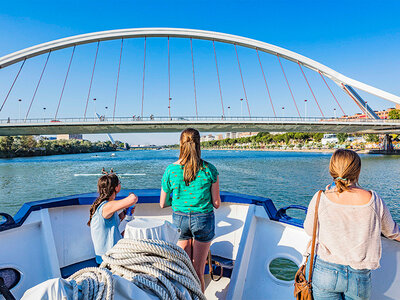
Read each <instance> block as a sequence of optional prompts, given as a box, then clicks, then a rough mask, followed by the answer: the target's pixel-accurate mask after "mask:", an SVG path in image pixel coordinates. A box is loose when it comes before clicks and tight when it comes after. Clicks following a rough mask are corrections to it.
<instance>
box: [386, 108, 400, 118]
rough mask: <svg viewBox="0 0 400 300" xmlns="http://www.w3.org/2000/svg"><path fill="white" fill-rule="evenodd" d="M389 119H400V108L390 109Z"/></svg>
mask: <svg viewBox="0 0 400 300" xmlns="http://www.w3.org/2000/svg"><path fill="white" fill-rule="evenodd" d="M389 119H396V120H398V119H400V109H393V110H391V111H389Z"/></svg>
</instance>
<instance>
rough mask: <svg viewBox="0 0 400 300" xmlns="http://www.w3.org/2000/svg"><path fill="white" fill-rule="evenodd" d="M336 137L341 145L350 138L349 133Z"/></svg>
mask: <svg viewBox="0 0 400 300" xmlns="http://www.w3.org/2000/svg"><path fill="white" fill-rule="evenodd" d="M336 136H337V138H338V141H339V144H343V143H344V142H345V141H346V140H347V138H348V137H349V135H348V134H347V133H338V134H337V135H336Z"/></svg>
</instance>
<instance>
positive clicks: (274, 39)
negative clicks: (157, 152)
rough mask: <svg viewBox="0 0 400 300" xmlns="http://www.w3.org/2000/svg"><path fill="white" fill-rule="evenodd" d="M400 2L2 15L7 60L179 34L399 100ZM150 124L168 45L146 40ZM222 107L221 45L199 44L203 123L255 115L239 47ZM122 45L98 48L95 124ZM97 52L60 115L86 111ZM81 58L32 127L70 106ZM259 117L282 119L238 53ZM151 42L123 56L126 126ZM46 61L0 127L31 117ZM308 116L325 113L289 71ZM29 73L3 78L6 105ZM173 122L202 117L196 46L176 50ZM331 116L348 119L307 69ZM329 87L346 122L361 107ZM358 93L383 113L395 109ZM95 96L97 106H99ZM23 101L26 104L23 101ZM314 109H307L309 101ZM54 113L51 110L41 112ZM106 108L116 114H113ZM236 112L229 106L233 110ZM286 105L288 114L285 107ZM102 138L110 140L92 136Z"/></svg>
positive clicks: (76, 4) (53, 4) (63, 4)
mask: <svg viewBox="0 0 400 300" xmlns="http://www.w3.org/2000/svg"><path fill="white" fill-rule="evenodd" d="M399 14H400V1H380V2H379V4H378V2H377V1H340V0H336V1H329V0H328V1H267V0H264V1H101V0H98V1H71V0H70V1H7V2H4V3H2V9H1V11H0V45H1V47H0V56H3V55H6V54H9V53H12V52H14V51H18V50H21V49H23V48H26V47H30V46H33V45H36V44H40V43H44V42H48V41H51V40H55V39H59V38H64V37H68V36H73V35H77V34H83V33H90V32H95V31H102V30H112V29H123V28H141V27H172V28H191V29H202V30H210V31H217V32H223V33H229V34H234V35H239V36H244V37H249V38H253V39H256V40H260V41H263V42H267V43H270V44H273V45H277V46H280V47H283V48H286V49H289V50H291V51H294V52H297V53H299V54H302V55H304V56H307V57H309V58H311V59H313V60H316V61H318V62H320V63H322V64H324V65H326V66H328V67H330V68H332V69H334V70H336V71H338V72H340V73H342V74H344V75H346V76H348V77H351V78H353V79H356V80H359V81H361V82H364V83H367V84H371V85H372V86H375V87H378V88H381V89H383V90H385V91H388V92H391V93H394V94H396V95H400V84H399V81H400V55H399V50H400V19H399V18H398V16H399ZM146 43H147V45H146V69H145V90H144V115H145V116H148V115H150V114H154V115H155V116H168V96H169V94H168V90H169V88H168V87H169V86H168V50H167V49H168V48H167V40H166V39H160V38H153V39H148V41H147V42H146ZM215 47H216V53H217V58H218V67H219V73H220V81H221V89H222V94H223V102H224V105H223V107H222V106H221V100H220V98H219V88H218V77H217V75H216V69H215V61H214V56H213V55H214V53H213V48H212V43H211V42H207V41H198V40H193V53H194V66H195V84H196V95H197V103H198V111H199V115H203V116H220V115H222V108H223V109H224V111H225V114H226V115H230V116H240V115H242V114H243V115H247V114H248V111H247V107H246V106H244V107H243V109H242V108H241V102H240V99H241V98H244V91H243V87H242V82H241V77H240V72H239V68H238V63H237V58H236V53H235V50H234V47H233V46H232V45H225V44H221V43H216V45H215ZM120 49H121V41H120V40H118V41H108V42H103V43H101V44H100V47H99V53H98V59H97V63H96V69H95V73H94V79H93V85H92V89H91V93H90V97H89V98H90V99H89V100H90V101H89V104H88V115H90V116H92V115H93V114H94V111H95V110H96V112H98V113H100V114H104V115H106V116H110V115H111V114H112V112H111V111H112V109H113V102H114V97H115V88H116V82H117V70H118V62H119V54H120ZM95 51H96V44H88V45H83V46H78V47H77V48H76V51H75V53H74V57H73V61H72V64H71V68H70V72H69V75H68V80H67V82H66V86H65V90H64V93H63V96H62V102H61V106H60V111H59V113H58V117H60V118H63V117H81V116H82V115H83V113H84V109H85V104H86V100H87V95H88V87H89V82H90V78H91V72H92V68H93V61H94V55H95ZM71 53H72V48H69V49H64V50H60V51H56V52H54V53H52V55H51V57H50V58H49V62H48V65H47V69H46V72H45V73H44V75H43V79H42V82H41V85H40V86H39V88H38V91H37V94H36V96H35V102H34V104H33V105H32V109H31V110H30V115H29V117H31V118H42V117H47V118H49V117H53V116H54V115H55V111H56V108H57V103H58V102H59V99H60V93H61V91H62V86H63V82H64V80H65V75H66V72H67V68H68V63H69V60H70V57H71ZM238 55H239V59H240V65H241V69H242V73H243V80H244V83H245V88H246V94H247V98H248V102H249V107H250V109H251V114H252V115H253V116H254V115H257V116H273V111H272V107H271V105H270V104H269V98H268V95H267V93H266V87H265V83H264V81H263V77H262V73H261V71H260V66H259V62H258V59H257V56H256V53H255V51H253V50H249V49H246V48H243V47H238ZM143 58H144V41H143V39H129V40H125V41H124V44H123V52H122V56H121V68H120V77H119V81H118V96H117V101H118V102H117V106H116V116H133V115H138V114H139V113H140V103H141V98H142V82H143ZM260 59H261V62H262V65H263V68H264V71H265V74H266V78H267V81H268V85H269V88H270V93H271V97H272V100H273V103H274V107H275V111H276V114H277V116H296V114H297V111H296V108H295V106H294V105H293V100H292V98H291V95H290V93H289V90H288V87H287V85H286V82H285V79H284V77H283V74H282V71H281V70H280V65H279V63H278V61H277V59H276V57H274V56H272V55H269V54H266V53H260ZM45 60H46V55H41V56H38V57H35V58H32V59H30V60H28V61H27V62H26V65H25V66H24V69H23V71H21V74H20V77H19V78H18V80H17V82H16V84H15V86H14V88H13V90H12V93H11V94H10V96H9V99H8V100H7V103H6V105H5V106H4V109H3V110H2V111H1V112H0V118H1V119H5V118H7V117H11V118H20V117H21V116H25V114H26V112H27V111H28V107H29V103H30V101H31V99H32V95H33V92H34V90H35V87H36V85H37V81H38V78H39V76H40V72H41V70H42V68H43V65H44V63H45ZM282 64H283V67H284V69H285V72H286V75H287V77H288V81H289V83H290V86H291V89H292V91H293V94H294V97H295V101H296V104H297V105H298V109H299V112H300V113H301V114H302V115H304V113H305V110H307V114H308V116H318V115H319V110H318V108H317V105H316V104H315V103H314V99H313V97H312V94H311V93H310V90H309V89H308V86H307V85H306V82H305V80H304V77H302V73H301V72H300V70H299V68H298V66H297V65H296V64H294V63H291V62H288V61H283V62H282ZM19 67H20V64H15V65H13V66H10V67H7V68H5V69H1V70H0V101H1V102H3V101H4V99H5V97H6V94H7V92H8V90H9V88H10V86H11V84H12V81H13V80H14V77H15V74H16V73H17V72H18V69H19ZM170 67H171V77H170V91H171V97H172V104H171V112H172V115H175V116H193V115H194V114H195V113H194V112H195V104H194V103H195V102H194V90H193V70H192V60H191V48H190V43H189V41H188V40H185V39H176V38H175V39H172V38H171V40H170ZM304 72H305V74H306V76H307V79H308V80H309V82H310V85H311V87H312V88H313V91H314V93H315V95H316V97H317V100H318V101H319V102H320V106H321V108H322V110H323V111H324V112H325V115H333V114H334V113H335V114H336V113H337V114H339V112H340V110H339V107H338V106H337V105H336V104H335V102H334V100H333V99H332V96H331V95H330V93H329V90H328V89H327V88H326V86H325V85H324V83H323V82H322V81H321V78H320V77H318V76H319V75H318V74H317V73H315V72H313V71H310V70H304ZM328 84H329V86H330V88H331V89H332V91H333V92H334V94H335V96H336V97H337V98H338V100H339V102H340V104H341V106H342V107H343V109H344V110H345V112H346V113H347V114H353V113H356V112H358V108H357V106H356V105H355V104H354V103H353V102H352V101H351V100H349V98H348V97H347V96H346V95H345V94H344V93H343V91H342V90H340V88H339V87H337V86H336V85H335V84H334V83H333V82H332V81H328ZM360 94H361V95H362V96H363V97H364V98H365V99H366V100H367V101H368V104H369V105H370V106H371V107H373V108H374V109H385V108H388V107H392V106H393V104H392V103H390V102H388V101H385V100H381V99H378V98H376V97H373V96H370V95H368V94H366V93H362V92H360ZM93 98H96V99H97V100H96V103H94V102H93V101H92V99H93ZM18 99H22V101H21V103H20V105H18V102H17V100H18ZM305 99H307V100H308V101H307V104H306V105H307V108H306V107H305V103H304V100H305ZM44 107H46V110H44V109H43V108H44ZM106 107H107V109H106ZM228 107H230V108H229V109H228ZM282 107H284V109H282ZM178 136H179V133H171V134H121V135H114V138H116V139H121V140H124V141H127V142H129V143H132V144H171V143H176V142H177V140H178ZM85 138H89V139H91V140H99V139H100V140H104V139H106V136H105V135H85Z"/></svg>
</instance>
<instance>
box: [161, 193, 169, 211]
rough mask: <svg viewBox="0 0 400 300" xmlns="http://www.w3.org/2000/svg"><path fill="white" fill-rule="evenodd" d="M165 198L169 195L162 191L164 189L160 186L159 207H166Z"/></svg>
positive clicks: (167, 198)
mask: <svg viewBox="0 0 400 300" xmlns="http://www.w3.org/2000/svg"><path fill="white" fill-rule="evenodd" d="M167 200H169V195H168V194H167V193H166V192H164V190H163V189H162V188H161V193H160V207H161V208H165V207H167V206H168V205H167Z"/></svg>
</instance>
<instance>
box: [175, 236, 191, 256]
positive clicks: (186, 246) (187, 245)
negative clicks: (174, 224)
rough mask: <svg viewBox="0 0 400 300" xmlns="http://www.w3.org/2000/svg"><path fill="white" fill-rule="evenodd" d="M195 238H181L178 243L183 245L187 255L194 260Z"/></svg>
mask: <svg viewBox="0 0 400 300" xmlns="http://www.w3.org/2000/svg"><path fill="white" fill-rule="evenodd" d="M192 241H193V239H188V240H180V241H178V243H177V245H178V246H179V247H181V248H182V249H183V250H185V252H186V253H187V255H189V258H190V260H191V261H193V242H192Z"/></svg>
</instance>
